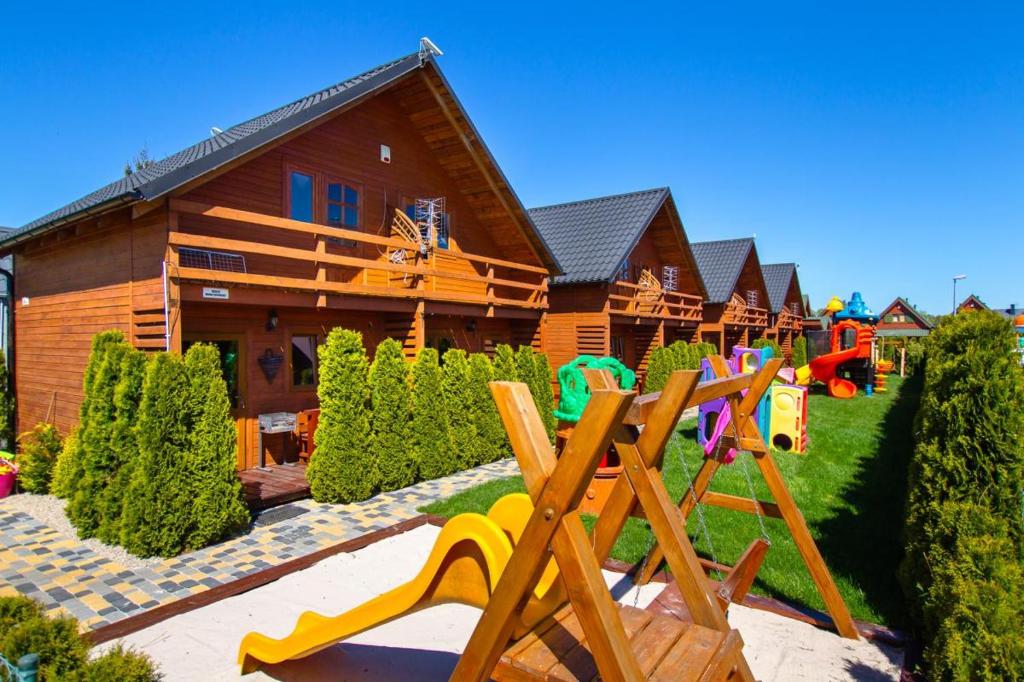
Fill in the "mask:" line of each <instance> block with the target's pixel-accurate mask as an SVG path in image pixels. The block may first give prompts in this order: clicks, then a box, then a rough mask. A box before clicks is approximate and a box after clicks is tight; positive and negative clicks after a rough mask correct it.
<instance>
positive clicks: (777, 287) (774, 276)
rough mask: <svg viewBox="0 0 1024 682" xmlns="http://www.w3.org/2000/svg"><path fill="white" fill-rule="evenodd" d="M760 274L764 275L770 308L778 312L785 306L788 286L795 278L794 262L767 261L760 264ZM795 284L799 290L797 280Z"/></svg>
mask: <svg viewBox="0 0 1024 682" xmlns="http://www.w3.org/2000/svg"><path fill="white" fill-rule="evenodd" d="M761 274H762V275H763V276H764V286H765V288H766V289H767V290H768V302H769V304H770V305H771V307H770V310H771V312H773V313H776V314H778V313H780V312H782V309H783V308H784V307H785V305H786V296H787V294H789V287H790V285H791V284H792V283H793V280H794V279H796V276H797V275H796V263H768V264H766V265H762V266H761ZM796 285H797V291H798V292H799V290H800V283H799V280H798V281H797V283H796ZM802 298H803V297H802V296H801V299H802ZM801 305H803V303H802V302H801Z"/></svg>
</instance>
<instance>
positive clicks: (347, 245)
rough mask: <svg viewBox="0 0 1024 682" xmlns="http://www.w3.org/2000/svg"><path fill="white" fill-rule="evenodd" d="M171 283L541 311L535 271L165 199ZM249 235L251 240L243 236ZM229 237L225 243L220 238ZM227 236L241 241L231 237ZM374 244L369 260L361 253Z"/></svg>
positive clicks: (544, 284) (542, 273)
mask: <svg viewBox="0 0 1024 682" xmlns="http://www.w3.org/2000/svg"><path fill="white" fill-rule="evenodd" d="M170 208H171V211H172V228H171V232H170V235H169V247H170V250H171V263H172V271H171V273H170V275H171V277H172V278H175V279H177V280H178V281H179V282H203V283H212V284H218V285H237V286H244V287H259V288H267V289H272V290H278V291H292V292H305V293H313V294H316V296H317V305H318V306H320V307H323V306H326V305H327V297H328V296H357V297H379V298H390V299H406V300H413V301H442V302H448V303H457V304H476V305H482V306H487V307H488V308H491V307H511V308H518V309H526V310H536V311H541V310H544V309H546V308H547V291H548V274H549V273H548V271H547V270H546V269H545V268H543V267H538V266H533V265H525V264H522V263H516V262H512V261H507V260H502V259H500V258H492V257H489V256H480V255H476V254H471V253H464V252H461V251H457V250H455V249H452V250H448V249H444V250H441V249H436V250H433V251H432V252H431V253H430V254H429V255H428V256H426V257H425V256H424V255H423V254H422V253H420V251H419V250H418V248H417V245H415V244H413V243H412V242H409V241H407V240H405V239H401V238H397V237H390V236H389V237H385V236H380V235H376V234H368V233H365V232H358V231H354V230H347V229H342V228H337V227H328V226H325V225H318V224H315V223H306V222H301V221H297V220H290V219H288V218H280V217H277V216H271V215H265V214H262V213H254V212H251V211H244V210H239V209H234V208H226V207H223V206H211V205H206V204H200V203H196V202H191V201H184V200H172V201H171V205H170ZM252 233H256V234H258V235H259V236H258V238H253V237H250V236H249V235H250V234H252ZM225 234H228V235H231V238H228V237H225V236H224V235H225ZM235 235H238V236H245V237H248V238H246V239H237V238H234V236H235ZM364 244H369V245H372V247H374V248H373V249H372V250H374V251H376V252H377V255H376V257H375V258H367V257H365V256H364V255H358V254H360V252H362V253H363V254H365V251H366V250H370V249H366V250H364V249H362V248H360V247H361V246H362V245H364ZM182 249H193V250H200V251H203V252H210V253H213V254H215V255H218V256H223V257H231V258H234V259H236V260H235V261H234V262H238V260H239V256H241V257H243V258H244V260H243V261H241V262H242V263H243V264H244V265H243V266H241V268H240V271H239V269H238V268H221V267H217V268H215V267H194V265H195V263H189V262H187V261H188V259H185V260H182V259H181V257H180V256H181V251H182ZM188 253H195V252H194V251H191V252H188Z"/></svg>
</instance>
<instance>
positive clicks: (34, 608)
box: [0, 596, 43, 633]
mask: <svg viewBox="0 0 1024 682" xmlns="http://www.w3.org/2000/svg"><path fill="white" fill-rule="evenodd" d="M42 617H43V607H42V606H41V605H40V604H39V602H37V601H34V600H32V599H29V598H28V597H21V596H18V597H0V633H2V632H7V631H8V630H10V629H11V628H13V627H14V626H16V625H19V624H21V623H24V622H25V621H27V620H32V619H33V618H42Z"/></svg>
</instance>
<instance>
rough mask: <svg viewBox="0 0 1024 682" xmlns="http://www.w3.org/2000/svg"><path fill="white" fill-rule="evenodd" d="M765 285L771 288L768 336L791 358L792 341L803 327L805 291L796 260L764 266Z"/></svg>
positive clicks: (762, 271)
mask: <svg viewBox="0 0 1024 682" xmlns="http://www.w3.org/2000/svg"><path fill="white" fill-rule="evenodd" d="M761 274H762V275H763V276H764V285H765V287H766V288H767V289H768V329H767V330H765V338H768V339H772V340H774V341H776V342H777V343H778V344H779V346H780V347H781V348H782V353H783V355H784V356H785V357H786V359H787V360H788V359H789V358H790V356H791V355H792V351H793V341H794V340H795V339H796V337H798V336H800V332H801V331H802V330H803V323H804V317H806V316H807V311H806V309H805V308H804V294H803V291H801V289H800V277H799V276H798V275H797V271H796V263H769V264H767V265H762V266H761Z"/></svg>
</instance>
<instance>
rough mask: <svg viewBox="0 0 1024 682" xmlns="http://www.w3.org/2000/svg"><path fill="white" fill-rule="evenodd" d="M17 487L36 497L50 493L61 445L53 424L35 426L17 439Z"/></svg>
mask: <svg viewBox="0 0 1024 682" xmlns="http://www.w3.org/2000/svg"><path fill="white" fill-rule="evenodd" d="M18 446H19V449H18V455H17V457H16V458H15V460H16V462H17V464H18V485H19V486H20V487H21V489H22V490H24V491H25V492H29V493H36V494H38V495H45V494H47V493H48V492H50V485H51V482H52V480H53V469H54V466H55V465H56V463H57V458H58V457H59V456H60V452H61V449H62V448H63V443H62V442H61V439H60V432H59V431H58V430H57V427H56V426H54V425H53V424H36V427H35V428H34V429H32V430H31V431H28V432H26V433H23V434H21V436H20V437H19V438H18Z"/></svg>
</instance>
